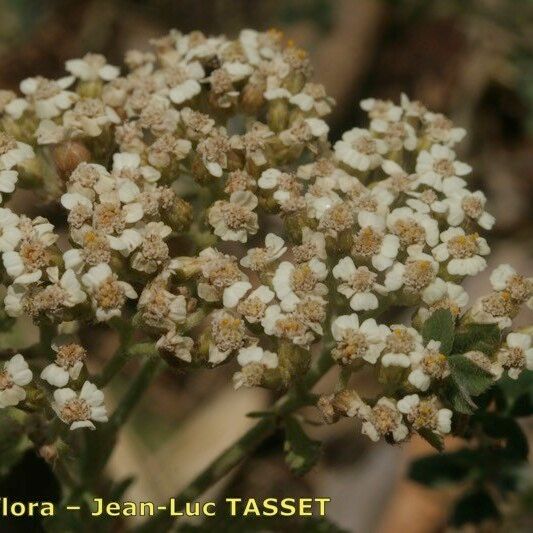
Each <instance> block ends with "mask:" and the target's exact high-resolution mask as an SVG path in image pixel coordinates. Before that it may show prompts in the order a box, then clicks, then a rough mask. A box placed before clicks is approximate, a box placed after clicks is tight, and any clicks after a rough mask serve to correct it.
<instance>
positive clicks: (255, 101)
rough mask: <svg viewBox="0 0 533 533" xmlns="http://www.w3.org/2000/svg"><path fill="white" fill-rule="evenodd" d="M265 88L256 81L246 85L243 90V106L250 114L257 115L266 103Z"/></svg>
mask: <svg viewBox="0 0 533 533" xmlns="http://www.w3.org/2000/svg"><path fill="white" fill-rule="evenodd" d="M264 90H265V88H264V87H263V86H261V85H258V84H256V83H248V84H246V85H245V86H244V88H243V90H242V92H241V106H242V109H243V111H244V112H245V113H248V114H249V115H257V114H258V113H259V110H260V109H261V107H263V104H264V103H265V98H264V96H263V93H264Z"/></svg>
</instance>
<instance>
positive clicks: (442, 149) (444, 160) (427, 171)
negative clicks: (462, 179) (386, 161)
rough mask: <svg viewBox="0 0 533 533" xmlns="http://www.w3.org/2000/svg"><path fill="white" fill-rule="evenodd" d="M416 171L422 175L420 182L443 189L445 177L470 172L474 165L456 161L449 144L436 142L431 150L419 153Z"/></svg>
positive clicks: (463, 174)
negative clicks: (444, 144)
mask: <svg viewBox="0 0 533 533" xmlns="http://www.w3.org/2000/svg"><path fill="white" fill-rule="evenodd" d="M416 172H417V174H419V175H420V180H419V183H423V184H425V185H429V186H430V187H433V188H434V189H437V190H442V184H443V180H444V179H446V178H450V177H458V176H465V175H466V174H470V172H472V167H471V166H470V165H467V164H466V163H462V162H461V161H456V159H455V152H454V151H453V150H450V148H448V147H447V146H443V145H441V144H434V145H433V146H432V147H431V150H430V151H429V152H428V151H427V150H422V151H421V152H420V153H419V154H418V158H417V160H416Z"/></svg>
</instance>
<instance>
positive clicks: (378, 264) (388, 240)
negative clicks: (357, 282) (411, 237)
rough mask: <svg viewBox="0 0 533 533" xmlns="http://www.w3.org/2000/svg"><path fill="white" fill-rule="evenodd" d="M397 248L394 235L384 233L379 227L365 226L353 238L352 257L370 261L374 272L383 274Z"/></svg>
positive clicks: (394, 255) (398, 244) (396, 238)
mask: <svg viewBox="0 0 533 533" xmlns="http://www.w3.org/2000/svg"><path fill="white" fill-rule="evenodd" d="M399 248H400V239H399V238H398V237H397V236H396V235H392V234H390V233H384V232H383V230H382V229H381V228H380V227H374V226H365V227H362V228H361V230H360V231H359V233H357V234H356V235H355V236H354V245H353V248H352V255H353V256H354V257H357V258H361V259H363V260H365V259H366V260H370V261H371V262H372V266H373V267H374V268H375V269H376V270H378V271H379V272H383V271H384V270H386V269H387V268H389V267H390V266H391V265H392V263H393V262H394V259H395V257H396V256H397V255H398V250H399Z"/></svg>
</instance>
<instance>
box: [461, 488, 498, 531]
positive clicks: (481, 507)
mask: <svg viewBox="0 0 533 533" xmlns="http://www.w3.org/2000/svg"><path fill="white" fill-rule="evenodd" d="M499 516H500V513H499V511H498V508H497V507H496V504H495V503H494V500H493V499H492V497H491V496H490V494H489V493H488V492H487V491H486V490H483V489H475V490H473V491H471V492H468V493H467V494H466V495H464V496H463V497H462V498H461V499H460V500H459V501H458V502H457V503H456V504H455V508H454V510H453V513H452V517H451V523H452V524H453V525H454V526H456V527H460V526H464V525H465V524H480V523H481V522H485V521H486V520H491V519H492V520H497V519H498V518H499Z"/></svg>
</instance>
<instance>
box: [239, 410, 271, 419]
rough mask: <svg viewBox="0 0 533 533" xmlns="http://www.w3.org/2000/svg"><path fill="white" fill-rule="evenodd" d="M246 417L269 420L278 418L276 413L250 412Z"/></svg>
mask: <svg viewBox="0 0 533 533" xmlns="http://www.w3.org/2000/svg"><path fill="white" fill-rule="evenodd" d="M246 416H247V417H248V418H267V417H273V416H276V413H274V412H272V411H250V412H249V413H246Z"/></svg>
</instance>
